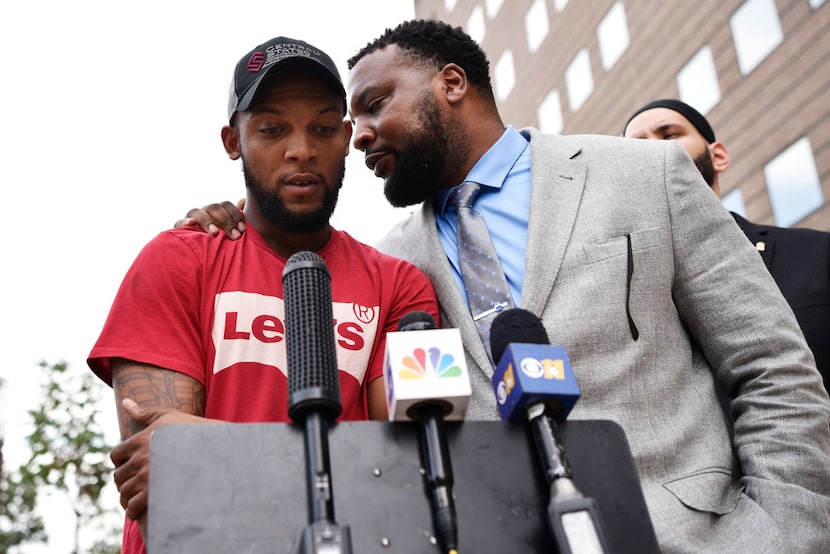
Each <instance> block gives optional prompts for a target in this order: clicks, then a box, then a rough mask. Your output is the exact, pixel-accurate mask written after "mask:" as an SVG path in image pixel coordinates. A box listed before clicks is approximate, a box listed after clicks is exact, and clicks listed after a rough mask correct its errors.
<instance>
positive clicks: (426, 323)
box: [398, 312, 438, 331]
mask: <svg viewBox="0 0 830 554" xmlns="http://www.w3.org/2000/svg"><path fill="white" fill-rule="evenodd" d="M437 328H438V325H437V324H436V323H435V319H433V317H432V316H431V315H429V314H428V313H426V312H409V313H408V314H406V315H405V316H403V317H402V318H401V321H400V323H398V331H427V330H429V329H437Z"/></svg>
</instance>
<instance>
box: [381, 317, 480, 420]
mask: <svg viewBox="0 0 830 554" xmlns="http://www.w3.org/2000/svg"><path fill="white" fill-rule="evenodd" d="M383 381H384V384H385V385H386V405H387V407H388V408H389V421H411V420H413V418H412V417H411V416H410V413H412V412H411V409H413V408H415V407H417V406H418V405H420V404H423V403H425V402H429V403H430V404H436V403H438V404H444V405H445V408H446V409H445V410H444V411H445V415H444V419H445V420H447V421H460V420H463V419H464V414H466V412H467V405H468V404H469V401H470V395H471V394H472V390H471V387H470V375H469V373H468V371H467V362H466V360H465V358H464V348H463V347H462V343H461V333H460V332H459V330H458V329H430V330H422V331H397V332H390V333H387V334H386V360H385V364H384V371H383Z"/></svg>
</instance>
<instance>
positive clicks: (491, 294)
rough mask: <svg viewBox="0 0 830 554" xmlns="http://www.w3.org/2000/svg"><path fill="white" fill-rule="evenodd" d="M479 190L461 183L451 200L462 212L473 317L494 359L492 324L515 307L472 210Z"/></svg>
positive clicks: (461, 244) (464, 273) (462, 249)
mask: <svg viewBox="0 0 830 554" xmlns="http://www.w3.org/2000/svg"><path fill="white" fill-rule="evenodd" d="M479 188H480V185H479V184H478V183H473V182H471V181H467V182H464V183H461V184H460V185H458V186H457V187H455V189H454V190H453V191H452V193H451V194H450V200H452V202H453V203H454V204H455V206H456V208H457V209H458V259H459V262H460V264H461V278H462V280H463V281H464V286H465V288H466V289H467V300H468V301H469V302H470V313H471V314H472V316H473V321H475V322H476V326H477V327H478V333H479V335H481V341H482V342H483V343H484V349H485V350H486V351H487V356H492V355H491V353H490V324H491V323H492V322H493V318H494V317H495V316H496V314H498V313H499V312H500V311H502V310H506V309H508V308H512V307H513V298H512V296H511V295H510V288H509V287H508V286H507V279H506V278H505V277H504V270H502V268H501V264H500V263H499V257H498V255H497V254H496V249H495V248H494V247H493V241H492V240H491V239H490V233H489V232H488V231H487V225H485V223H484V219H482V217H481V215H480V214H479V213H478V212H477V211H475V210H474V209H473V208H472V204H473V201H474V200H475V197H476V195H477V194H478V192H479ZM497 361H498V360H496V362H497Z"/></svg>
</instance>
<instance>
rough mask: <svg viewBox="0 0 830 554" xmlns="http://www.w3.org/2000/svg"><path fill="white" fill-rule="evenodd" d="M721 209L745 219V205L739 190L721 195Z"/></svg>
mask: <svg viewBox="0 0 830 554" xmlns="http://www.w3.org/2000/svg"><path fill="white" fill-rule="evenodd" d="M721 203H722V204H723V207H724V208H726V209H727V210H729V211H730V212H735V213H736V214H738V215H740V216H743V217H746V205H745V204H744V197H743V195H742V194H741V189H735V190H733V191H730V192H728V193H727V194H724V195H723V198H722V199H721Z"/></svg>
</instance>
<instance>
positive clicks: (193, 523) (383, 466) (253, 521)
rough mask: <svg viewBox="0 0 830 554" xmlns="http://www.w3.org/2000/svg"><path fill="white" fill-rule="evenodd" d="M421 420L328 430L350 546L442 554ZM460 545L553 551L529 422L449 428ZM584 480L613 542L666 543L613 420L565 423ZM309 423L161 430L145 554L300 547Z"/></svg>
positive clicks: (616, 547)
mask: <svg viewBox="0 0 830 554" xmlns="http://www.w3.org/2000/svg"><path fill="white" fill-rule="evenodd" d="M416 425H417V424H415V423H386V422H374V421H372V422H343V423H337V424H335V425H333V426H332V428H331V429H330V431H329V451H330V459H331V479H332V494H333V501H334V517H335V521H336V523H337V524H338V525H340V526H348V527H349V528H350V531H351V541H352V547H353V552H355V553H378V554H381V553H383V554H389V553H392V552H395V553H406V554H420V553H424V554H434V553H436V552H438V551H439V549H438V547H437V545H436V544H435V542H434V539H433V538H432V537H433V533H432V515H431V511H430V507H429V501H428V499H427V497H426V495H425V493H424V484H423V478H422V475H421V473H420V457H419V453H418V440H417V430H418V428H417V427H416ZM446 428H447V434H448V442H449V447H450V455H451V458H452V467H453V473H454V477H455V484H454V487H453V492H454V495H455V505H456V511H457V516H458V537H459V553H460V554H466V553H491V552H492V553H507V552H511V553H512V552H517V553H518V552H521V553H535V552H540V553H541V552H555V551H556V550H555V546H554V541H553V540H552V538H551V536H550V532H549V527H548V523H547V504H548V498H549V490H550V489H549V486H548V484H547V482H546V481H545V478H544V475H543V474H542V471H541V467H540V464H539V460H538V458H537V454H536V451H535V449H534V447H533V443H532V439H531V437H530V433H529V432H528V430H527V428H526V426H525V425H524V424H514V423H504V422H478V421H467V422H457V423H450V422H448V423H447V424H446ZM560 430H561V436H562V439H563V443H564V445H565V449H566V453H567V456H568V459H569V461H570V466H571V468H572V470H573V478H574V482H575V484H576V486H577V487H578V488H579V490H580V491H581V492H582V493H583V494H584V495H585V496H590V497H592V498H593V499H594V500H595V501H596V502H597V505H598V507H599V510H600V514H601V517H602V523H603V526H604V528H605V533H606V536H607V538H608V542H609V544H610V546H611V549H612V552H615V553H626V552H637V553H648V552H659V548H658V545H657V540H656V538H655V535H654V530H653V527H652V524H651V520H650V518H649V515H648V512H647V509H646V504H645V500H644V498H643V493H642V490H641V488H640V482H639V478H638V477H637V473H636V470H635V467H634V463H633V460H632V457H631V452H630V450H629V447H628V442H627V441H626V439H625V434H624V432H623V430H622V428H621V427H619V425H617V424H616V423H613V422H610V421H595V420H592V421H568V422H566V423H564V424H561V425H560ZM305 467H306V465H305V453H304V449H303V431H302V428H301V427H300V426H298V425H294V424H287V423H285V424H284V423H256V424H229V425H185V426H170V427H163V428H161V429H159V430H157V431H156V432H154V433H153V436H152V440H151V449H150V468H151V470H150V496H149V507H148V541H147V547H148V550H147V551H148V553H149V554H168V553H176V554H179V553H188V554H190V553H193V554H195V553H199V554H205V553H217V554H218V553H223V554H224V553H229V552H234V553H242V552H244V553H263V554H264V553H269V554H273V553H286V554H288V553H295V552H297V548H298V546H299V539H300V536H301V534H302V531H303V529H304V528H305V527H306V526H307V525H308V509H307V503H306V502H307V500H306V487H305V484H306V478H305Z"/></svg>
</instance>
